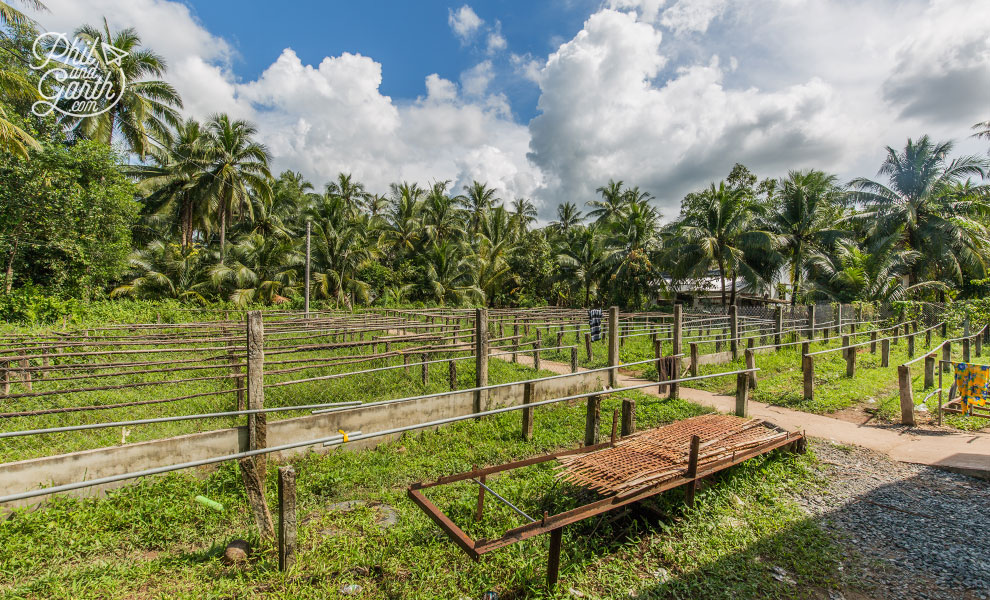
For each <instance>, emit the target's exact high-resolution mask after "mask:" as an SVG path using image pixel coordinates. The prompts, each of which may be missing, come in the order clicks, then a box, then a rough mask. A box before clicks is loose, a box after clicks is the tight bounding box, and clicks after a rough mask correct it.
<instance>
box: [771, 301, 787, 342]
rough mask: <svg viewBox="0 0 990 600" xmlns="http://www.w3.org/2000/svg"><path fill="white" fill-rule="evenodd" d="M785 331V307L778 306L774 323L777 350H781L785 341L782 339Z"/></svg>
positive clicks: (774, 339)
mask: <svg viewBox="0 0 990 600" xmlns="http://www.w3.org/2000/svg"><path fill="white" fill-rule="evenodd" d="M783 331H784V309H783V308H781V307H779V306H778V307H777V308H776V314H775V315H774V324H773V343H774V345H775V346H776V350H777V351H779V350H780V343H781V342H782V341H783V340H781V339H780V335H781V333H782V332H783Z"/></svg>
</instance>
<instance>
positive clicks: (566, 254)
mask: <svg viewBox="0 0 990 600" xmlns="http://www.w3.org/2000/svg"><path fill="white" fill-rule="evenodd" d="M609 255H610V252H609V251H608V250H607V249H606V248H605V246H604V245H603V244H602V238H601V236H600V235H598V230H597V229H596V228H595V227H585V228H581V229H577V230H575V235H574V236H573V238H572V239H571V240H570V243H569V244H568V245H567V246H566V247H565V248H564V250H563V252H561V253H560V254H558V255H557V262H558V263H559V264H560V266H561V267H562V268H563V269H564V270H565V271H566V273H567V275H568V276H569V278H568V279H569V280H570V281H572V282H574V283H578V284H579V285H580V286H581V287H582V288H583V290H584V306H585V307H590V306H591V293H592V292H594V291H595V290H596V289H597V288H598V280H599V278H600V277H601V275H602V272H603V270H604V267H605V264H606V262H607V261H608V258H609Z"/></svg>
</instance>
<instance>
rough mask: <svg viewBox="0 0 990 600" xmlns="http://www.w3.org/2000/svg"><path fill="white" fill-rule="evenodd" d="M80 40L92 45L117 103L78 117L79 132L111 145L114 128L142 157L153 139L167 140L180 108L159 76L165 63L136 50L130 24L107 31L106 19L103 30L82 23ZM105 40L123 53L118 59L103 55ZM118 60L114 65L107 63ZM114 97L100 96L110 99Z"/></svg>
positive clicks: (136, 41)
mask: <svg viewBox="0 0 990 600" xmlns="http://www.w3.org/2000/svg"><path fill="white" fill-rule="evenodd" d="M76 35H77V36H78V37H79V38H80V39H84V40H87V41H89V42H91V43H93V56H94V57H95V58H96V60H97V63H98V67H97V68H98V69H99V70H100V71H102V72H103V73H104V74H105V76H106V77H108V78H110V79H111V80H112V81H113V82H114V88H113V89H114V91H115V92H116V93H117V94H118V95H119V101H117V103H116V104H115V105H114V106H113V108H111V109H109V110H108V111H106V112H104V113H102V114H98V115H94V116H88V117H82V118H80V119H79V120H78V130H79V132H80V133H81V134H82V135H84V136H85V137H88V138H91V139H95V140H99V141H102V142H104V143H106V144H108V145H110V144H112V143H113V136H114V131H115V130H116V131H119V132H120V133H121V134H122V135H123V136H124V139H125V140H126V142H127V146H128V148H129V149H130V151H131V152H134V153H135V154H137V155H138V156H140V157H141V158H142V159H144V157H145V156H147V154H148V151H149V149H150V147H151V145H152V142H156V143H158V144H166V143H167V141H168V139H169V137H170V135H171V133H170V128H174V127H178V125H179V122H180V118H179V113H178V110H177V109H178V108H182V99H181V98H180V97H179V93H178V92H177V91H176V90H175V88H174V87H172V86H171V85H170V84H168V83H166V82H165V81H161V80H160V79H153V78H158V77H161V76H163V75H164V74H165V71H166V64H165V59H163V58H162V57H161V56H159V55H158V54H156V53H154V52H152V51H151V50H148V49H146V48H141V47H140V46H141V38H140V36H138V34H137V31H135V30H134V29H133V28H127V29H123V30H120V31H117V32H116V33H112V32H111V31H110V25H109V24H108V23H107V20H106V19H104V20H103V29H99V28H97V27H93V26H91V25H84V26H82V27H80V28H79V29H77V30H76ZM104 44H107V45H110V46H113V47H114V48H117V49H118V50H122V51H124V52H126V53H127V55H126V56H124V57H123V58H122V59H119V58H118V57H117V56H115V55H113V54H111V55H108V53H107V51H106V48H105V46H104ZM112 60H119V65H120V66H119V68H117V67H115V66H113V65H112V64H111V61H112ZM114 100H116V97H114V98H112V99H104V102H106V103H108V104H109V103H111V102H113V101H114Z"/></svg>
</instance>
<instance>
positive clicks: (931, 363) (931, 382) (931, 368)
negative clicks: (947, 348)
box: [925, 354, 935, 390]
mask: <svg viewBox="0 0 990 600" xmlns="http://www.w3.org/2000/svg"><path fill="white" fill-rule="evenodd" d="M933 387H935V355H934V354H929V355H928V356H926V357H925V389H926V390H929V389H931V388H933Z"/></svg>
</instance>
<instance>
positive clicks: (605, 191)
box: [588, 179, 629, 223]
mask: <svg viewBox="0 0 990 600" xmlns="http://www.w3.org/2000/svg"><path fill="white" fill-rule="evenodd" d="M595 193H596V194H601V196H602V199H601V200H592V201H590V202H588V206H592V207H594V208H593V209H592V210H591V211H590V212H589V213H588V216H589V217H591V218H593V219H595V222H597V223H604V222H607V221H611V220H612V219H614V218H615V217H616V216H618V214H619V211H621V210H622V207H623V206H625V204H626V201H627V200H628V198H629V196H628V195H627V194H626V192H625V191H623V189H622V181H615V180H613V179H609V180H608V185H604V186H602V187H600V188H598V189H596V190H595Z"/></svg>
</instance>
